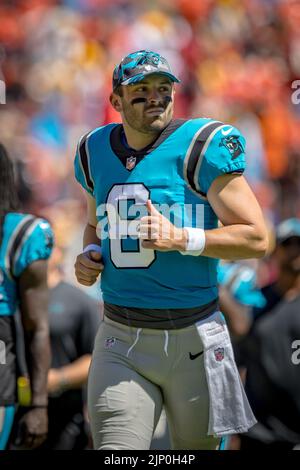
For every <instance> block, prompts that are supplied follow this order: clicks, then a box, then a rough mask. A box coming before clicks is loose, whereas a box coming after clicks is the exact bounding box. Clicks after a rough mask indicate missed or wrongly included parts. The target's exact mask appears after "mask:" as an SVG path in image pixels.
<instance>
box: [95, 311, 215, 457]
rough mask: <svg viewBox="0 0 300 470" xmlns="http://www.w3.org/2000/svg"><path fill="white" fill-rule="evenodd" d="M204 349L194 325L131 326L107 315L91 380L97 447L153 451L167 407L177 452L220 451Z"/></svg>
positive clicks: (173, 443)
mask: <svg viewBox="0 0 300 470" xmlns="http://www.w3.org/2000/svg"><path fill="white" fill-rule="evenodd" d="M202 351H203V345H202V341H201V339H200V337H199V334H198V333H197V329H196V327H195V326H194V325H192V326H190V327H187V328H183V329H179V330H168V331H166V330H154V329H148V328H134V327H131V328H129V327H127V326H125V325H122V324H120V323H116V322H114V321H112V320H110V319H108V318H107V317H105V318H104V321H103V323H102V324H101V325H100V328H99V331H98V334H97V336H96V340H95V347H94V351H93V359H92V363H91V367H90V371H89V380H88V411H89V418H90V422H91V430H92V436H93V441H94V448H95V449H99V450H104V449H113V450H125V449H135V450H138V449H144V450H145V449H146V450H147V449H149V448H150V445H151V440H152V436H153V432H154V430H155V427H156V425H157V422H158V420H159V417H160V414H161V410H162V405H164V407H165V410H166V414H167V419H168V424H169V430H170V437H171V443H172V448H173V449H216V447H217V445H218V443H219V439H216V438H214V437H212V436H207V429H208V420H209V394H208V387H207V382H206V376H205V370H204V361H203V354H199V355H198V353H201V352H202ZM190 353H191V355H192V358H191V357H190ZM194 355H196V357H194Z"/></svg>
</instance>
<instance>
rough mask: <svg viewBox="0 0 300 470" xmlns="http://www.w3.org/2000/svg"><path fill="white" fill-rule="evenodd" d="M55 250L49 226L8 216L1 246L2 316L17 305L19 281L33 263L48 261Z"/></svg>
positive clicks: (16, 215)
mask: <svg viewBox="0 0 300 470" xmlns="http://www.w3.org/2000/svg"><path fill="white" fill-rule="evenodd" d="M52 246H53V233H52V229H51V227H50V225H49V223H48V222H47V221H46V220H44V219H39V218H36V217H34V216H32V215H30V214H21V213H15V212H11V213H8V214H6V216H5V218H4V224H3V227H2V242H1V245H0V315H13V314H14V313H15V310H16V308H17V305H18V290H17V283H18V278H19V277H20V276H21V274H22V273H23V271H24V270H25V269H26V268H27V267H28V266H29V265H30V264H31V263H33V262H34V261H37V260H39V259H48V258H49V256H50V254H51V251H52Z"/></svg>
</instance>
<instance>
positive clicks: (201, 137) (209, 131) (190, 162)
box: [183, 121, 225, 197]
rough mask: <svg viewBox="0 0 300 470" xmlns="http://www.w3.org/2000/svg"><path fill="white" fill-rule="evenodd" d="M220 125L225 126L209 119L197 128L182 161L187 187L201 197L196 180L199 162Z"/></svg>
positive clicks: (204, 195) (202, 194)
mask: <svg viewBox="0 0 300 470" xmlns="http://www.w3.org/2000/svg"><path fill="white" fill-rule="evenodd" d="M221 127H225V124H223V123H222V122H220V121H209V122H208V123H206V124H205V125H204V126H202V127H201V128H200V129H198V130H197V132H196V133H195V135H194V137H193V139H192V141H191V144H190V146H189V148H188V150H187V152H186V154H185V158H184V163H183V174H184V178H185V180H186V182H187V184H188V187H189V189H190V190H191V191H192V192H194V193H196V194H197V195H198V196H201V197H206V194H205V193H204V192H203V191H202V190H201V188H200V186H199V182H198V177H199V171H200V168H201V163H202V160H203V156H204V153H205V151H206V149H207V147H208V145H209V144H210V142H211V140H212V138H213V137H214V135H215V134H216V132H218V130H219V129H221Z"/></svg>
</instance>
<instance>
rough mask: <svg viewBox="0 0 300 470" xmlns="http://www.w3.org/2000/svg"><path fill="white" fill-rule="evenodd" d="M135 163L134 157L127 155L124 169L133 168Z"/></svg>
mask: <svg viewBox="0 0 300 470" xmlns="http://www.w3.org/2000/svg"><path fill="white" fill-rule="evenodd" d="M135 164H136V157H127V160H126V170H129V171H130V170H133V168H134V167H135Z"/></svg>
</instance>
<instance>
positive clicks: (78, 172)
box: [74, 136, 94, 196]
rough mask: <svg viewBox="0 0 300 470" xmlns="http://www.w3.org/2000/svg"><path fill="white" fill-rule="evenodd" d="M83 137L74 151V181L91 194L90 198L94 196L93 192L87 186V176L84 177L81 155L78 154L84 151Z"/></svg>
mask: <svg viewBox="0 0 300 470" xmlns="http://www.w3.org/2000/svg"><path fill="white" fill-rule="evenodd" d="M85 137H86V136H83V137H82V138H81V139H80V140H79V143H78V145H77V150H76V155H75V160H74V173H75V178H76V180H77V181H78V183H79V184H80V185H81V186H82V187H83V189H84V190H85V191H87V192H88V193H89V194H91V195H92V196H94V193H93V190H92V189H91V187H90V186H89V185H88V182H87V176H86V175H85V172H84V169H83V164H82V155H81V154H80V152H82V151H84V145H85Z"/></svg>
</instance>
